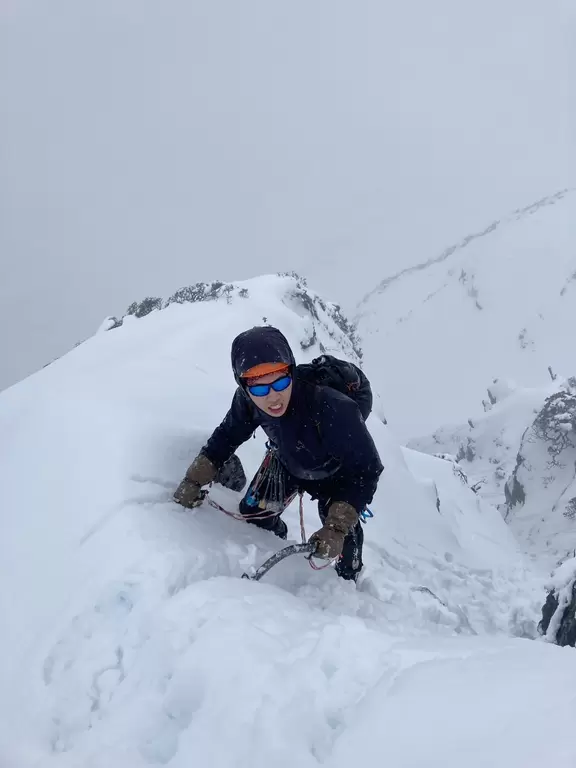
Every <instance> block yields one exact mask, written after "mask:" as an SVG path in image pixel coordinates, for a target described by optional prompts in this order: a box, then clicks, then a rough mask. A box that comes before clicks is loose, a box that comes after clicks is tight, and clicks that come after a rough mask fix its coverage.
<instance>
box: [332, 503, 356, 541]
mask: <svg viewBox="0 0 576 768" xmlns="http://www.w3.org/2000/svg"><path fill="white" fill-rule="evenodd" d="M357 522H358V513H357V512H356V510H355V509H354V507H353V506H352V504H348V502H347V501H335V502H334V504H331V505H330V508H329V510H328V514H327V516H326V522H325V523H324V525H325V526H326V527H327V528H331V529H332V530H333V531H338V532H339V533H343V534H347V533H348V531H349V530H350V529H351V528H353V527H354V526H355V525H356V523H357Z"/></svg>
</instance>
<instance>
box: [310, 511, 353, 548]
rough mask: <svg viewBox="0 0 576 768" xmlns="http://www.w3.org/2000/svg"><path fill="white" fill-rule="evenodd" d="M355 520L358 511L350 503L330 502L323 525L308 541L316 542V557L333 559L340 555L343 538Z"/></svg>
mask: <svg viewBox="0 0 576 768" xmlns="http://www.w3.org/2000/svg"><path fill="white" fill-rule="evenodd" d="M357 522H358V513H357V512H356V510H355V509H354V507H353V506H352V505H351V504H348V503H347V502H345V501H336V502H334V504H331V505H330V509H329V510H328V514H327V515H326V520H325V521H324V525H323V526H322V528H320V530H319V531H316V533H313V534H312V536H310V543H315V544H316V550H315V551H314V554H315V555H316V557H322V558H324V559H325V560H333V559H334V558H335V557H338V556H339V555H341V554H342V549H343V547H344V539H345V538H346V535H347V534H348V533H349V531H350V530H351V529H352V528H353V527H354V526H355V525H356V523H357Z"/></svg>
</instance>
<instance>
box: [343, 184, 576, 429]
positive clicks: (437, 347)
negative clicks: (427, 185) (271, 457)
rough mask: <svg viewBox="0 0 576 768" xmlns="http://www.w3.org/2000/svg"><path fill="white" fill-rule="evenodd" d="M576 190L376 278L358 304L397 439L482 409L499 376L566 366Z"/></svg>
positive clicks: (575, 313)
mask: <svg viewBox="0 0 576 768" xmlns="http://www.w3.org/2000/svg"><path fill="white" fill-rule="evenodd" d="M575 221H576V191H575V190H564V191H561V192H558V193H557V194H555V195H552V196H550V197H547V198H543V199H542V200H540V201H538V202H537V203H535V204H534V205H532V206H529V207H527V208H525V209H522V210H518V211H515V212H514V213H513V214H512V215H510V216H507V217H505V218H504V219H502V220H500V221H494V222H492V223H491V224H490V225H489V226H487V227H485V228H484V229H483V230H482V231H479V232H476V233H472V234H470V235H468V236H467V237H465V238H463V239H462V240H461V241H460V242H458V243H456V244H455V245H452V246H450V247H449V248H447V249H446V250H445V251H444V252H442V253H441V254H440V255H439V256H437V257H433V258H431V259H429V260H428V261H425V262H423V263H421V264H418V265H417V266H415V267H411V268H410V269H406V270H403V271H402V272H400V273H399V274H397V275H394V276H392V277H389V278H387V279H385V280H383V281H382V282H381V283H380V284H379V285H378V286H376V288H374V290H373V291H372V292H371V293H369V294H368V295H367V296H366V297H365V298H364V299H363V301H362V302H361V303H360V305H359V307H358V317H357V322H358V329H359V332H360V334H361V336H362V339H363V347H364V351H365V359H366V363H367V372H368V374H369V375H370V377H371V378H372V379H373V380H374V381H375V382H377V386H378V389H379V390H380V392H381V394H382V395H383V397H384V400H385V402H386V403H387V412H388V414H389V418H390V424H391V425H392V426H393V427H394V428H395V429H396V431H397V433H398V434H399V435H400V436H401V437H402V438H407V437H414V436H415V435H419V434H424V433H426V432H431V431H432V430H433V429H435V428H437V427H438V425H440V424H446V423H455V422H462V421H465V420H466V419H467V418H468V417H469V416H475V415H477V413H478V409H479V404H480V401H481V398H482V397H483V396H484V392H485V388H486V387H487V386H488V385H489V384H490V383H491V382H492V381H493V379H495V378H500V379H511V380H515V381H517V382H519V383H520V384H521V385H522V386H525V387H539V386H543V385H544V384H545V383H546V381H548V380H549V374H548V370H547V369H548V366H552V368H553V369H554V370H555V371H557V372H558V371H559V372H562V373H564V374H565V375H571V374H572V373H573V371H572V367H573V365H574V360H573V343H572V335H573V331H572V329H573V328H574V326H575V324H576V301H575V296H576V260H575V258H574V245H575V243H576V229H575V225H574V222H575Z"/></svg>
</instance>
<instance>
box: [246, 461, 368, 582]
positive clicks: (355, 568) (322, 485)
mask: <svg viewBox="0 0 576 768" xmlns="http://www.w3.org/2000/svg"><path fill="white" fill-rule="evenodd" d="M270 461H272V462H273V463H274V467H273V469H272V470H271V469H270ZM267 463H268V464H267ZM267 471H268V474H269V475H274V481H273V482H270V481H269V478H268V477H267ZM276 475H278V477H276ZM338 487H339V483H338V475H335V476H333V477H328V478H325V479H323V480H301V479H299V478H296V477H293V476H292V475H291V474H290V473H289V472H288V471H287V470H286V469H285V468H284V467H283V466H282V464H280V462H279V460H278V459H277V458H276V457H275V456H274V455H272V456H271V454H267V455H266V457H265V458H264V461H263V462H262V465H261V466H260V468H259V470H258V472H257V473H256V475H255V476H254V478H253V479H252V481H251V483H250V485H249V486H248V490H247V491H246V494H245V495H244V498H243V499H242V501H241V502H240V507H239V508H240V512H241V514H243V515H246V516H247V520H248V522H249V523H252V524H253V525H257V526H258V527H259V528H264V529H265V530H268V531H272V532H274V533H276V532H277V531H278V525H279V524H280V525H282V523H281V522H280V515H281V514H282V512H284V510H285V509H286V507H287V506H288V505H289V504H290V502H291V501H292V500H293V498H294V496H295V495H296V494H297V493H299V492H306V493H309V494H310V496H311V497H312V498H313V499H318V514H319V516H320V520H321V522H322V524H324V521H325V520H326V517H327V515H328V510H329V508H330V504H331V503H332V502H333V501H343V499H342V498H339V496H338ZM267 496H268V498H267ZM255 512H259V513H260V514H259V516H263V519H261V520H250V518H249V517H248V516H249V515H253V514H254V513H255ZM267 512H269V515H268V516H265V515H266V513H267ZM264 516H265V517H264ZM363 544H364V531H363V530H362V525H361V523H360V521H358V523H357V524H356V525H355V526H354V528H353V529H352V530H351V531H350V533H349V534H348V535H347V536H346V538H345V539H344V548H343V550H342V557H341V558H340V560H339V561H338V563H337V564H336V571H337V572H338V574H339V575H340V576H342V577H343V578H345V579H354V578H356V576H357V575H358V573H359V572H360V571H361V569H362V547H363Z"/></svg>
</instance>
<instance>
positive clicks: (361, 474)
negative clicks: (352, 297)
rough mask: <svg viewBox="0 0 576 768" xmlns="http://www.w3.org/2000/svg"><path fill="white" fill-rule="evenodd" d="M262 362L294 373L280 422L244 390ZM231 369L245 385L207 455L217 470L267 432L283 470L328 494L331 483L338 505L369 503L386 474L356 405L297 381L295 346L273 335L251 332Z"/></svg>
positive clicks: (240, 341)
mask: <svg viewBox="0 0 576 768" xmlns="http://www.w3.org/2000/svg"><path fill="white" fill-rule="evenodd" d="M262 362H281V363H286V364H287V365H289V366H290V367H291V369H292V375H293V387H292V396H291V398H290V404H289V406H288V410H287V411H286V413H285V414H284V415H283V416H280V417H274V416H269V415H268V414H266V413H265V412H264V411H261V410H260V409H259V408H257V407H256V405H254V403H253V402H252V401H251V400H250V398H249V397H248V395H247V393H246V391H245V389H244V387H243V386H242V384H241V383H240V382H241V379H240V375H241V374H242V373H243V372H244V371H246V370H248V369H249V368H251V367H252V366H253V365H257V364H258V363H262ZM232 367H233V369H234V374H235V376H236V379H237V381H238V382H239V384H240V386H239V387H238V389H237V390H236V393H235V395H234V398H233V400H232V406H231V408H230V410H229V411H228V413H227V414H226V417H225V418H224V421H223V422H222V423H221V424H220V426H219V427H217V428H216V429H215V431H214V433H213V434H212V436H211V437H210V439H209V440H208V442H207V443H206V445H205V446H204V448H203V449H202V453H203V454H205V455H206V456H207V457H208V458H209V459H210V460H211V461H212V462H213V463H214V464H215V465H216V466H217V467H220V466H222V464H223V463H224V462H225V461H226V460H227V459H228V458H229V457H230V456H231V455H232V454H233V453H234V451H235V450H236V449H237V448H238V446H240V445H241V444H242V443H244V442H245V441H246V440H248V439H249V438H250V437H251V436H252V434H253V432H254V431H255V430H256V429H257V428H258V427H262V429H263V430H264V432H265V433H266V435H267V436H268V438H269V439H270V440H271V442H272V443H273V444H274V445H275V446H276V448H277V450H278V457H279V459H280V461H281V462H282V464H283V465H284V466H285V467H286V469H287V470H288V472H289V473H290V474H291V475H293V476H294V477H296V478H298V479H300V480H302V481H304V482H303V485H306V486H308V487H309V486H310V481H312V482H314V481H320V482H321V481H324V482H323V483H322V485H323V486H324V487H325V486H326V481H327V478H332V480H333V482H334V492H335V494H337V497H336V496H335V497H334V501H347V502H348V503H349V504H352V506H353V507H355V508H356V509H357V510H358V511H361V510H362V509H363V508H364V507H365V506H366V504H369V503H370V502H371V501H372V497H373V496H374V492H375V490H376V486H377V483H378V478H379V476H380V473H381V472H382V469H383V467H382V463H381V461H380V457H379V455H378V451H377V450H376V446H375V445H374V441H373V440H372V437H371V435H370V433H369V432H368V429H367V428H366V425H365V423H364V420H363V418H362V416H361V415H360V410H359V408H358V406H357V405H356V403H355V402H354V401H353V400H351V399H350V398H349V397H346V395H343V394H341V393H340V392H338V391H336V390H335V389H332V388H329V387H319V386H314V385H313V384H310V383H308V382H306V381H303V380H302V379H300V378H299V376H298V367H297V366H296V365H295V361H294V357H293V355H292V351H291V349H290V346H289V345H288V342H287V341H286V339H285V338H284V336H283V335H282V334H281V333H280V331H278V330H277V329H276V328H270V327H265V328H253V329H251V330H250V331H246V332H245V333H244V334H241V335H240V336H239V337H237V339H235V341H234V344H233V345H232Z"/></svg>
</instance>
